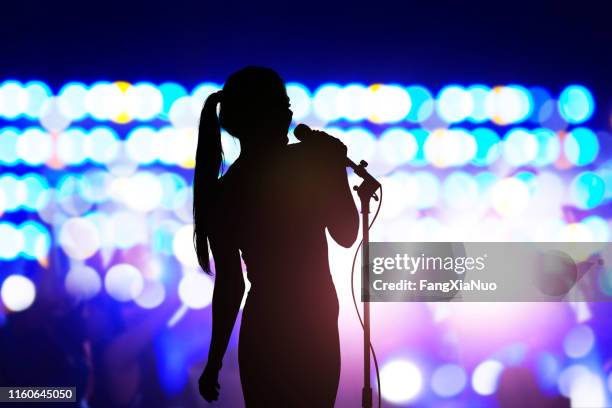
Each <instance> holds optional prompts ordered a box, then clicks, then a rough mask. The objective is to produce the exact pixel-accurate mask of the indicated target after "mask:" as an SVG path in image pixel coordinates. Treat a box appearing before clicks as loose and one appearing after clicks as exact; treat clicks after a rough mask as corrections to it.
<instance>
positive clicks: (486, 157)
mask: <svg viewBox="0 0 612 408" xmlns="http://www.w3.org/2000/svg"><path fill="white" fill-rule="evenodd" d="M472 135H473V137H474V140H475V141H476V154H475V155H474V158H473V159H472V163H473V164H474V165H476V166H489V165H491V164H492V163H494V162H495V161H496V160H497V158H498V157H499V154H500V149H499V144H500V139H499V136H498V135H497V133H495V131H493V130H491V129H487V128H476V129H474V130H472Z"/></svg>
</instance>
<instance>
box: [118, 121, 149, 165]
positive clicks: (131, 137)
mask: <svg viewBox="0 0 612 408" xmlns="http://www.w3.org/2000/svg"><path fill="white" fill-rule="evenodd" d="M156 137H157V135H156V133H155V129H153V128H151V127H144V126H139V127H136V128H134V129H133V130H132V131H131V132H130V133H129V134H128V135H127V138H126V141H125V149H126V153H127V155H128V156H129V157H130V158H131V159H132V160H134V161H135V162H136V163H139V164H151V163H153V162H154V161H155V160H156V159H157V151H156V148H155V138H156Z"/></svg>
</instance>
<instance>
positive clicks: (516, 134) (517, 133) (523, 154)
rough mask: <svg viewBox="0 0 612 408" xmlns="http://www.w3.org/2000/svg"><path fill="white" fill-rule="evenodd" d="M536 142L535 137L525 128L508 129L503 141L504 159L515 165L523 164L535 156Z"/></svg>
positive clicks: (536, 150)
mask: <svg viewBox="0 0 612 408" xmlns="http://www.w3.org/2000/svg"><path fill="white" fill-rule="evenodd" d="M537 154H538V142H537V139H536V137H535V136H534V135H533V134H532V133H531V132H529V131H527V130H526V129H522V128H517V129H513V130H511V131H509V132H508V133H507V134H506V138H505V140H504V142H503V155H504V159H505V160H506V161H507V162H508V163H509V164H511V165H513V166H515V167H520V166H524V165H526V164H527V163H529V162H531V161H532V160H534V159H535V158H536V157H537Z"/></svg>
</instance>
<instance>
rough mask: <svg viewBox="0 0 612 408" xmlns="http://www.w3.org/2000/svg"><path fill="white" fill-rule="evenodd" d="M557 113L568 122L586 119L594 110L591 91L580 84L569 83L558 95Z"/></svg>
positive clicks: (578, 121) (580, 121)
mask: <svg viewBox="0 0 612 408" xmlns="http://www.w3.org/2000/svg"><path fill="white" fill-rule="evenodd" d="M558 104H559V113H560V114H561V116H563V119H565V120H566V121H567V122H568V123H582V122H585V121H587V120H588V119H589V118H590V117H591V116H592V115H593V112H594V110H595V103H594V101H593V95H591V92H590V91H589V90H588V89H587V88H585V87H584V86H581V85H570V86H568V87H567V88H565V89H564V90H563V91H562V92H561V95H559V102H558Z"/></svg>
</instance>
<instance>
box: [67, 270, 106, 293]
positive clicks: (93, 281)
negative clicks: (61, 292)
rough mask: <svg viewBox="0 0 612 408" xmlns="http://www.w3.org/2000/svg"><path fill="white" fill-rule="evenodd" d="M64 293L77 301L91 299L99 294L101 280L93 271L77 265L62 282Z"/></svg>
mask: <svg viewBox="0 0 612 408" xmlns="http://www.w3.org/2000/svg"><path fill="white" fill-rule="evenodd" d="M64 285H65V286H66V291H67V292H68V293H70V294H71V295H72V296H75V297H77V298H79V299H84V300H87V299H91V298H93V297H94V296H96V295H97V294H98V292H100V289H101V288H102V279H100V275H98V272H96V270H95V269H93V268H91V267H89V266H86V265H77V266H74V267H72V268H70V270H69V271H68V273H67V274H66V278H65V280H64Z"/></svg>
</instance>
